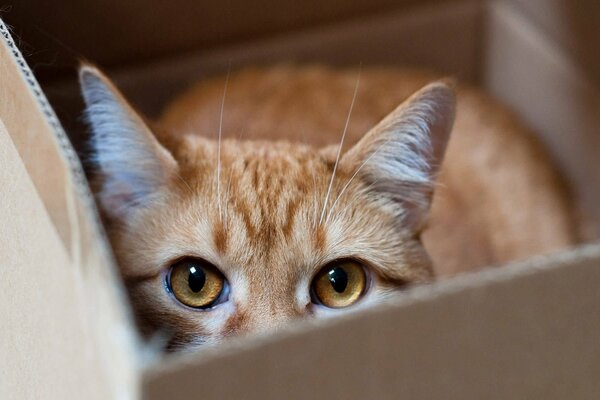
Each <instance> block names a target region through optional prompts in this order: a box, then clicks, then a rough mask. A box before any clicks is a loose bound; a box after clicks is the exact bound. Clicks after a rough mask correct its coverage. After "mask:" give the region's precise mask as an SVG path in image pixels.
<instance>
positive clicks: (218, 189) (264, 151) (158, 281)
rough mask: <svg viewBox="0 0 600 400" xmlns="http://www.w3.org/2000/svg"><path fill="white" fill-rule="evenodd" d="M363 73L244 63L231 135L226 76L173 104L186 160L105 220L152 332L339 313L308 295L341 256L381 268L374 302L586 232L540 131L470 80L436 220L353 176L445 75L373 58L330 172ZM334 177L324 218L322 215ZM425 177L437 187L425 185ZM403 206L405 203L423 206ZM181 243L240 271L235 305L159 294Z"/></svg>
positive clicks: (162, 135) (197, 331)
mask: <svg viewBox="0 0 600 400" xmlns="http://www.w3.org/2000/svg"><path fill="white" fill-rule="evenodd" d="M357 75H358V73H357V71H355V70H333V69H328V68H323V67H303V68H299V67H294V66H279V67H273V68H268V69H263V68H256V69H246V70H243V71H241V72H239V73H235V74H233V75H232V76H231V77H230V79H229V83H228V89H227V93H226V98H225V103H224V105H225V106H224V114H223V119H222V122H223V125H222V127H221V128H222V132H223V141H222V143H221V147H220V149H219V148H218V145H217V144H218V142H217V140H216V134H217V133H218V131H219V129H220V121H221V119H220V114H221V106H222V104H223V103H222V102H223V87H224V78H215V79H211V80H207V81H204V82H201V83H199V84H198V85H197V86H195V87H194V88H192V89H191V90H190V91H188V92H187V93H186V94H184V95H183V96H181V97H179V98H178V99H176V101H174V102H173V103H172V104H171V105H170V106H169V107H168V108H167V110H166V111H165V113H164V115H163V117H162V118H161V119H160V121H158V128H157V129H155V130H154V134H155V135H156V137H157V139H158V141H159V142H160V143H161V144H162V146H164V148H165V149H166V150H168V153H170V154H171V155H172V157H173V159H174V160H175V161H176V163H177V167H176V169H174V170H173V171H172V173H170V174H168V179H167V180H166V181H164V182H162V181H161V182H159V183H157V185H158V184H159V186H157V189H156V191H157V192H160V193H159V194H160V196H156V197H153V199H154V200H153V201H151V202H149V204H147V205H145V206H144V207H143V208H140V209H137V210H136V211H135V212H134V213H132V214H131V215H129V216H128V217H127V218H121V217H115V216H112V217H110V216H109V221H108V229H109V234H110V237H111V240H112V243H113V245H114V248H115V251H116V254H117V257H118V260H119V263H120V265H121V268H122V273H123V276H124V278H125V281H126V283H127V286H128V288H129V290H130V294H131V297H132V300H133V303H134V306H135V309H136V312H137V315H138V318H139V320H140V322H141V323H142V326H143V327H145V329H146V332H148V333H153V332H156V331H157V330H165V331H167V332H170V333H171V334H172V336H171V342H170V344H171V347H173V348H176V347H185V346H189V345H192V344H194V343H198V342H205V341H209V342H210V341H218V340H220V339H221V338H223V337H226V336H230V335H234V334H238V333H241V332H248V331H260V330H267V329H273V328H276V327H278V326H281V325H282V324H285V323H286V321H288V320H290V319H294V318H298V317H301V316H309V315H310V316H319V315H329V314H332V313H333V312H332V311H327V310H321V309H314V308H311V305H310V297H309V295H308V287H309V285H310V280H311V279H312V277H313V276H314V275H315V273H316V272H317V271H318V270H319V268H320V267H321V266H322V265H323V264H324V263H326V262H327V261H328V260H332V259H335V258H338V257H354V258H357V259H360V260H365V261H366V262H367V263H368V264H369V265H370V266H371V267H372V268H373V269H374V270H375V271H374V274H373V279H374V284H373V285H374V289H373V294H372V295H371V296H370V297H369V299H370V300H369V299H367V300H366V301H364V302H362V303H360V304H363V305H367V304H369V303H372V302H373V301H375V300H377V299H380V298H381V297H382V296H384V295H386V294H387V293H389V292H390V291H391V290H392V289H394V288H396V287H398V286H399V285H402V284H404V283H406V282H422V281H427V280H429V279H430V278H431V276H432V274H433V272H434V271H435V273H436V274H437V275H440V276H446V275H452V274H455V273H458V272H462V271H467V270H473V269H478V268H482V267H485V266H488V265H494V264H501V263H505V262H508V261H513V260H518V259H523V258H525V257H528V256H531V255H535V254H540V253H547V252H550V251H554V250H557V249H560V248H563V247H566V246H569V245H572V244H574V243H575V241H576V235H575V228H576V227H575V224H574V221H573V218H572V212H571V208H570V205H569V203H568V201H567V196H566V195H565V192H564V190H563V188H562V186H561V184H560V179H559V177H558V176H557V174H556V172H555V171H554V170H553V169H552V166H551V163H550V162H549V160H548V157H547V156H546V154H545V153H544V152H543V150H542V149H541V147H540V145H539V144H538V143H537V141H536V140H534V138H533V136H532V135H531V134H530V133H529V132H528V131H527V130H526V129H525V128H524V127H523V125H522V124H521V123H520V122H519V120H518V119H517V118H516V117H515V116H514V115H512V114H511V113H510V112H508V111H507V110H506V109H504V108H503V107H502V106H500V105H498V104H497V103H496V102H494V101H493V100H491V99H490V98H489V97H487V96H485V95H484V94H482V93H480V92H479V91H477V90H474V89H471V88H467V87H463V86H458V87H457V88H456V91H457V98H458V103H457V114H456V115H457V116H456V120H455V125H454V129H453V133H452V136H451V139H450V142H449V144H448V148H447V152H446V156H445V161H444V162H443V164H442V168H441V171H440V173H439V175H440V176H439V179H438V183H437V186H436V189H435V192H434V196H433V203H432V208H431V212H430V216H429V218H428V219H425V218H423V219H419V223H418V224H415V225H414V226H411V225H410V224H408V222H406V221H407V220H403V221H404V223H400V222H399V220H398V218H397V216H396V215H395V214H394V212H392V211H393V210H392V209H393V208H394V207H396V206H397V205H396V204H395V203H394V202H391V201H390V200H389V199H385V198H382V196H379V195H377V196H375V195H373V194H372V191H373V190H374V189H373V185H375V186H377V184H378V180H377V179H373V180H372V181H371V182H369V180H368V179H367V177H366V176H363V175H362V174H361V175H359V176H358V177H356V178H355V179H354V175H355V172H356V171H357V169H358V168H359V164H360V162H362V161H365V157H366V153H365V152H366V151H370V150H369V149H368V146H367V145H368V143H364V142H365V141H361V142H360V143H361V145H360V146H359V145H357V146H354V145H355V144H356V143H357V142H359V139H361V138H362V137H363V136H364V135H365V133H366V132H369V131H370V130H371V129H372V128H373V127H374V126H376V125H377V123H378V122H379V121H381V120H382V119H383V118H384V117H385V116H386V115H387V114H389V113H390V112H392V110H394V108H395V107H396V106H397V105H398V104H401V103H402V102H404V101H405V100H406V99H407V98H408V97H409V96H410V95H411V94H413V93H414V92H417V91H418V90H419V89H421V88H422V87H423V86H425V85H426V84H427V83H429V82H432V81H435V80H436V79H438V77H436V76H435V75H433V74H428V73H424V72H418V71H405V70H397V69H383V68H382V69H377V68H368V69H365V70H363V71H362V75H361V78H360V79H361V80H360V87H359V90H358V95H357V97H356V104H355V105H354V110H353V113H352V115H351V119H350V123H349V126H348V131H347V138H346V142H345V147H344V152H343V154H344V156H346V155H347V157H344V156H343V157H342V158H341V162H340V164H339V168H338V170H337V171H336V175H335V179H334V180H333V181H331V180H330V179H331V176H332V172H333V168H334V166H335V159H336V152H337V144H338V143H339V140H340V135H341V133H342V129H343V127H344V124H345V121H346V118H347V116H348V106H349V103H350V100H351V98H352V93H353V90H354V88H355V84H356V80H357ZM102 79H104V80H105V78H102ZM440 85H441V84H440ZM440 88H441V89H440V90H448V89H445V88H444V87H442V86H440ZM434 89H435V87H433V89H430V91H431V90H434ZM417 100H418V99H417ZM417 100H414V99H413V100H410V101H408V102H406V103H405V104H404V106H403V107H404V110H406V109H410V106H411V104H412V103H411V102H415V101H417ZM402 110H403V109H401V110H400V111H396V113H398V112H403V111H402ZM380 129H384V128H380ZM373 132H374V133H370V135H371V136H373V137H375V138H376V137H377V135H379V133H378V132H377V129H375V131H373ZM352 146H354V147H352ZM150 147H151V146H150ZM150 147H149V148H150ZM351 147H352V151H350V152H347V151H346V150H347V149H349V148H351ZM161 157H162V158H161V159H164V155H161ZM437 157H438V158H439V159H441V155H439V156H437ZM219 161H220V164H219ZM367 161H368V160H367ZM163 163H166V162H164V160H163ZM167 164H168V163H167ZM169 165H170V164H169ZM217 165H219V167H217ZM217 169H218V173H217ZM372 173H375V174H376V173H377V170H376V169H374V170H373V171H372ZM217 177H218V179H219V184H218V185H217V184H216V181H215V180H216V179H217ZM150 178H151V177H145V179H150ZM351 179H352V181H351V182H350V180H351ZM349 182H350V183H349ZM330 183H331V197H330V199H329V201H328V202H327V204H326V208H325V210H326V211H327V213H326V217H327V218H326V219H325V223H319V221H320V214H321V212H322V210H323V208H322V207H323V202H324V199H325V197H326V193H327V192H328V189H329V185H330ZM421 190H423V196H425V197H424V198H429V196H430V195H431V193H430V192H429V191H428V190H429V189H428V188H422V189H421ZM113 200H114V199H113ZM116 200H119V198H118V197H117V198H116ZM417 203H418V202H417ZM417 203H415V204H416V205H415V206H414V207H417V208H418V207H421V204H420V203H418V204H417ZM333 204H335V207H332V205H333ZM406 207H408V206H406ZM406 207H405V209H403V212H406V213H409V212H413V211H406ZM425 208H426V207H425ZM425 208H424V209H423V210H424V211H426V209H425ZM423 210H422V211H423ZM110 211H111V210H105V212H107V213H108V214H110ZM419 218H420V217H419ZM421 238H422V242H421ZM423 246H424V247H423ZM424 248H425V249H426V250H427V251H425V250H424ZM184 255H187V256H198V257H202V258H204V259H206V260H208V261H210V262H212V263H213V264H215V265H217V266H218V267H219V268H220V269H221V270H222V271H223V273H224V275H225V276H226V277H227V279H228V280H229V281H230V282H231V285H232V294H231V300H230V301H229V302H228V304H227V305H226V306H223V307H217V308H215V310H213V311H210V312H195V311H189V310H185V309H182V308H181V307H178V306H177V305H175V304H174V302H173V301H172V299H169V298H168V296H166V295H165V294H164V293H163V292H164V290H163V286H164V283H163V282H164V278H163V275H164V271H165V270H166V269H167V268H168V267H169V265H170V263H172V262H173V260H174V259H177V258H178V257H182V256H184ZM430 258H431V260H432V261H433V264H432V263H431V261H430ZM432 265H433V267H432ZM234 289H235V293H234V292H233V290H234ZM360 304H359V306H358V307H360V306H361V305H360Z"/></svg>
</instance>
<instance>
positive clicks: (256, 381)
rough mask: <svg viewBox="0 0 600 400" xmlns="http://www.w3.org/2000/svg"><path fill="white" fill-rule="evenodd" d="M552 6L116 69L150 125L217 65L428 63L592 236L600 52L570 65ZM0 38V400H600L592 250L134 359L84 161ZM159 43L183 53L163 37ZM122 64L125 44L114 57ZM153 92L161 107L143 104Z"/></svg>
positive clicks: (464, 6)
mask: <svg viewBox="0 0 600 400" xmlns="http://www.w3.org/2000/svg"><path fill="white" fill-rule="evenodd" d="M151 4H152V3H151V2H150V3H148V7H149V8H151V7H152V5H151ZM328 4H329V3H328ZM361 4H362V3H361V2H358V1H357V2H356V4H355V5H354V6H353V7H355V8H353V10H354V11H352V12H356V13H358V12H360V10H362V8H361V7H363V6H362V5H361ZM378 4H379V3H378ZM411 4H413V3H412V2H411ZM562 5H564V4H563V3H561V2H560V1H559V0H556V1H552V2H547V3H544V4H542V3H541V2H537V1H536V2H531V3H526V2H521V1H520V0H507V1H499V0H496V1H489V2H483V1H474V0H464V1H432V2H427V4H424V5H417V6H415V5H412V6H411V7H407V6H406V4H402V6H400V5H398V6H397V7H393V6H392V5H388V3H386V2H385V1H382V2H381V4H380V5H378V6H377V7H379V6H381V7H384V6H385V8H382V9H385V10H386V12H384V13H376V14H373V15H370V16H367V17H365V18H363V19H360V20H359V19H352V20H347V21H341V22H336V23H328V24H324V25H319V24H316V23H315V26H314V27H310V24H306V26H309V27H308V28H303V29H296V30H291V31H288V32H285V33H282V34H279V35H275V36H273V37H268V38H264V39H257V40H253V41H249V42H246V43H241V44H231V45H227V46H224V47H222V48H217V46H205V47H203V46H200V47H199V48H200V50H199V51H198V52H197V53H187V54H183V55H181V56H177V57H170V58H169V59H168V60H166V61H161V62H155V63H152V64H146V65H143V66H139V67H134V68H132V67H128V68H123V69H120V70H119V69H115V71H114V74H113V75H114V76H115V77H116V78H117V81H118V82H119V83H120V84H122V86H123V87H124V89H125V91H126V92H127V93H128V94H131V95H132V98H133V99H134V101H136V102H137V104H138V105H139V106H141V108H142V109H144V110H147V111H149V112H150V113H156V112H157V111H158V110H159V109H160V106H161V105H162V104H164V102H165V101H167V99H168V98H169V97H170V96H172V95H173V94H174V93H175V92H176V91H178V90H180V89H181V88H183V87H185V86H186V85H187V84H188V83H189V82H192V81H193V80H194V79H197V78H198V77H200V76H202V75H205V74H210V73H214V72H218V71H222V70H224V69H225V68H226V66H227V64H228V63H229V61H230V60H231V62H232V64H233V65H234V66H239V65H243V64H249V63H266V62H276V61H280V60H284V61H285V60H289V59H290V58H291V59H293V60H295V61H298V62H303V61H313V62H314V61H319V62H327V63H333V64H339V65H345V64H351V65H356V64H358V63H359V62H360V61H362V62H364V63H366V64H370V63H375V64H376V63H386V64H398V65H413V66H414V65H422V66H425V67H430V68H438V69H440V70H442V71H446V72H447V73H450V74H455V75H458V76H460V77H462V78H463V79H467V80H469V81H472V82H479V83H481V84H482V85H483V86H484V87H486V88H487V89H488V90H489V91H490V92H491V93H493V94H495V95H496V96H498V97H499V98H500V99H502V100H503V101H504V102H506V103H508V104H510V105H511V106H512V107H513V108H514V109H516V110H517V111H518V112H519V113H520V114H521V115H522V116H523V117H524V119H525V120H526V121H527V122H528V123H529V124H530V125H531V126H532V127H533V128H535V129H536V131H537V132H538V133H539V134H540V137H541V138H542V139H543V141H544V142H545V143H546V144H547V146H548V147H549V149H550V151H551V153H552V154H553V156H554V158H555V159H556V160H557V162H558V165H559V166H560V167H561V169H562V170H563V172H564V174H565V176H566V177H568V179H569V181H570V183H571V184H572V187H573V188H574V193H575V194H576V196H577V199H578V200H579V201H580V203H581V206H582V209H583V210H584V211H585V212H586V214H585V215H586V216H587V217H588V220H587V222H588V223H589V224H590V225H597V224H598V223H599V222H600V207H598V204H600V175H599V174H600V157H598V152H599V151H600V143H599V142H598V141H599V140H600V134H599V132H598V129H599V128H598V127H599V126H600V121H599V118H600V117H599V116H598V115H599V114H598V112H597V110H598V109H599V107H600V96H599V93H600V91H599V90H598V86H596V85H595V84H594V82H596V81H595V78H594V76H595V75H594V74H595V73H597V72H598V70H597V68H596V65H595V64H594V57H591V58H588V57H583V56H581V55H582V54H587V52H589V46H583V45H581V46H579V45H574V43H575V42H574V41H575V40H576V37H571V36H568V30H567V29H565V28H564V25H560V26H558V27H557V28H556V29H557V30H556V32H555V31H554V30H553V29H554V28H553V26H554V24H553V23H552V21H564V19H563V18H562V17H561V15H564V14H563V13H562V11H561V7H562ZM328 7H332V6H331V4H329V6H328ZM544 7H554V8H551V9H545V8H544ZM589 7H590V10H593V7H594V6H593V5H590V6H589ZM542 9H543V10H544V13H536V10H542ZM313 11H314V10H313ZM146 12H151V10H150V9H148V10H146ZM311 12H312V11H311ZM314 12H316V11H314ZM590 12H591V11H590ZM353 15H354V14H353ZM306 18H308V17H306ZM586 20H587V19H586ZM561 24H562V23H561ZM250 25H252V23H250V22H249V26H250ZM584 25H585V24H584ZM303 26H304V25H303ZM99 29H101V28H99V27H95V31H96V32H98V30H99ZM223 29H225V30H226V28H223ZM163 34H164V35H166V36H168V35H169V32H168V30H165V31H164V32H163ZM0 37H1V39H0V221H1V223H0V257H1V260H2V263H1V265H0V300H1V301H0V321H1V322H0V324H1V325H0V326H1V328H0V398H2V399H4V398H7V399H13V398H15V399H26V398H32V399H38V398H50V399H66V398H86V399H87V398H98V399H108V398H117V399H133V398H138V397H143V398H147V399H163V398H168V399H187V398H197V397H199V398H203V399H211V398H215V399H216V398H218V399H222V398H245V399H254V398H255V399H280V398H286V399H287V398H290V399H294V398H344V399H364V398H377V399H383V398H390V399H398V398H406V399H434V398H444V399H481V398H485V399H507V398H508V399H532V398H543V399H565V398H568V399H592V398H596V397H597V396H598V395H599V394H600V380H599V379H598V378H597V377H598V376H600V345H598V343H599V341H598V336H599V332H600V291H599V290H598V289H597V288H598V287H599V286H600V246H599V245H587V246H582V247H580V248H578V249H573V250H571V251H567V252H564V253H561V254H556V255H551V256H545V257H540V258H535V259H532V260H529V261H525V262H523V263H519V264H515V265H510V266H504V267H501V268H495V269H489V270H486V271H482V272H479V273H476V274H470V275H465V276H460V277H457V278H453V279H451V280H447V281H443V282H440V283H436V284H434V285H430V286H426V287H420V288H415V289H413V290H410V291H408V292H406V293H403V294H400V295H399V296H398V297H397V298H395V299H393V300H391V301H389V302H388V303H386V304H383V305H380V306H378V307H376V308H374V309H372V310H368V311H364V312H360V313H357V314H354V315H349V316H346V317H343V318H340V319H336V320H331V321H325V322H306V323H300V324H297V325H293V326H290V327H289V328H287V329H286V330H284V331H283V332H281V333H278V334H277V335H272V336H268V337H251V338H240V339H235V340H232V341H230V342H228V343H226V344H224V345H222V346H221V347H219V348H207V349H204V350H202V351H200V352H199V353H198V354H193V355H185V356H182V357H173V358H169V359H166V360H162V359H156V360H154V362H152V363H149V364H147V363H146V362H147V361H148V360H147V357H146V356H147V355H148V353H144V352H140V351H139V348H138V345H139V343H138V341H137V335H136V333H135V331H134V329H133V324H132V322H131V320H130V315H129V310H128V308H127V306H126V303H125V302H124V297H123V293H122V288H121V286H120V282H119V281H118V279H117V278H116V274H115V265H114V262H113V260H112V257H111V255H110V252H109V251H108V248H107V246H106V240H105V238H104V233H103V231H102V229H101V227H100V225H99V222H98V218H97V215H96V211H95V208H94V205H93V202H92V201H91V197H90V194H89V190H88V188H87V186H86V185H85V182H84V181H83V180H82V178H83V174H82V171H81V167H80V165H79V161H78V160H77V159H76V158H74V157H73V154H74V153H73V150H72V148H71V146H70V145H69V143H68V141H67V140H66V136H65V134H64V132H63V131H62V128H61V126H60V124H59V123H58V120H57V119H56V117H55V115H54V112H53V111H52V109H51V108H50V106H49V105H48V104H47V102H46V100H45V97H44V94H43V93H42V92H41V90H40V88H39V86H38V85H37V83H36V81H35V78H33V75H31V72H30V70H29V68H28V67H27V65H25V64H24V61H23V59H22V57H21V56H20V54H19V52H18V50H17V49H16V47H15V44H14V42H13V40H12V39H11V37H10V33H9V32H8V30H7V29H6V27H5V26H4V25H2V24H0ZM196 39H197V38H196ZM164 43H172V44H173V46H175V47H176V46H177V43H180V44H181V45H182V46H183V45H186V46H187V44H186V43H187V42H185V41H184V40H183V39H181V38H178V37H176V35H174V36H171V37H165V38H164ZM126 44H127V43H125V42H124V43H122V45H123V46H125V45H126ZM159 47H160V46H159ZM157 49H158V47H157ZM103 51H108V50H103ZM103 54H104V53H103ZM123 54H125V53H123V48H122V47H119V48H118V49H116V50H115V53H114V56H115V58H114V59H113V60H117V59H118V57H123ZM104 55H105V56H106V57H108V59H110V57H111V55H110V54H104ZM588 59H589V60H591V61H589V62H588V61H587V60H588ZM599 76H600V74H599ZM157 82H164V83H160V84H158V83H157ZM55 88H57V89H60V90H66V88H68V85H63V84H62V83H60V82H57V83H56V85H55ZM149 93H157V95H156V96H152V99H149V98H150V97H151V96H148V94H149ZM596 237H597V236H596Z"/></svg>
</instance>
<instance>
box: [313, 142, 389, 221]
mask: <svg viewBox="0 0 600 400" xmlns="http://www.w3.org/2000/svg"><path fill="white" fill-rule="evenodd" d="M390 140H391V139H388V140H386V141H385V142H383V143H382V144H381V145H379V147H377V149H376V150H375V151H374V152H373V154H371V155H370V156H369V157H367V159H366V160H365V161H363V162H362V163H361V164H360V165H359V166H358V168H357V169H356V171H355V172H354V174H352V176H351V177H350V179H348V182H346V184H345V185H344V187H343V188H342V190H341V191H340V193H339V194H338V196H337V197H336V199H335V201H334V202H333V204H332V205H331V208H330V209H329V212H328V213H327V217H326V218H325V223H327V221H329V217H330V216H331V214H332V213H333V210H334V209H335V206H336V204H337V202H338V201H339V200H340V198H341V197H342V195H343V194H344V192H345V191H346V189H347V188H348V186H350V184H351V183H352V181H353V180H354V178H355V177H356V176H357V175H358V173H359V172H360V170H361V169H362V168H363V167H364V166H365V165H366V164H367V163H368V162H369V161H370V160H371V158H373V157H374V156H375V155H376V154H377V153H378V152H379V150H381V149H382V148H383V147H384V146H386V145H387V143H388V142H389V141H390ZM370 186H371V185H370Z"/></svg>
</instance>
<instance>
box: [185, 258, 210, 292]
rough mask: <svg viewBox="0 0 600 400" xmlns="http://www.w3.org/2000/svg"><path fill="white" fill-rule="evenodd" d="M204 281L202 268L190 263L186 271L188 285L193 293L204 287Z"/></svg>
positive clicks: (204, 276) (204, 275)
mask: <svg viewBox="0 0 600 400" xmlns="http://www.w3.org/2000/svg"><path fill="white" fill-rule="evenodd" d="M204 282H206V274H205V273H204V269H202V268H200V267H197V266H195V265H190V266H189V273H188V286H189V287H190V290H191V291H192V292H194V293H198V292H199V291H201V290H202V288H203V287H204Z"/></svg>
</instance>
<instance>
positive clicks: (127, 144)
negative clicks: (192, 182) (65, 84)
mask: <svg viewBox="0 0 600 400" xmlns="http://www.w3.org/2000/svg"><path fill="white" fill-rule="evenodd" d="M79 82H80V85H81V93H82V95H83V98H84V101H85V104H86V119H87V122H88V124H89V126H90V129H91V134H92V135H91V146H92V151H93V160H94V162H95V164H96V167H97V169H98V172H99V173H100V175H101V176H100V178H101V189H100V193H99V201H100V204H101V206H102V208H103V210H104V211H105V213H106V214H107V216H109V217H110V218H116V219H124V218H127V216H128V215H129V214H130V213H131V211H132V210H134V209H135V208H136V207H143V206H144V205H145V204H148V203H149V202H150V201H152V200H153V199H154V198H155V195H156V194H157V193H158V192H159V189H160V188H161V187H162V186H163V185H164V184H165V183H166V182H167V180H168V179H169V177H170V176H171V174H172V173H174V172H175V170H176V168H177V163H176V161H175V159H174V158H173V156H172V155H171V154H170V153H169V152H168V151H167V150H166V149H165V148H164V147H163V146H162V145H161V144H160V143H159V142H158V140H156V138H155V137H154V135H153V134H152V132H151V131H150V129H149V128H148V126H147V125H146V123H145V122H144V121H143V119H142V118H141V117H140V115H139V114H138V113H136V112H135V110H134V109H133V108H132V107H131V106H130V105H129V103H128V102H127V101H126V100H125V98H124V97H123V96H122V95H121V93H119V91H118V90H117V88H116V87H115V86H114V85H113V84H112V83H111V82H110V80H109V79H108V78H107V77H106V76H104V75H103V74H102V73H101V72H100V71H99V70H98V69H97V68H95V67H93V66H89V65H83V66H81V67H80V69H79Z"/></svg>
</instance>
